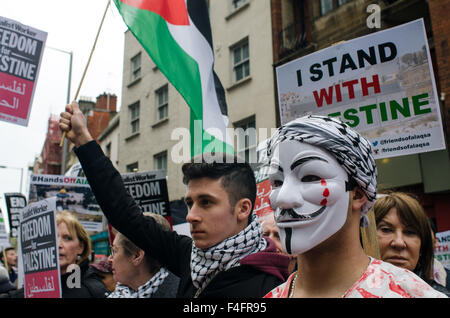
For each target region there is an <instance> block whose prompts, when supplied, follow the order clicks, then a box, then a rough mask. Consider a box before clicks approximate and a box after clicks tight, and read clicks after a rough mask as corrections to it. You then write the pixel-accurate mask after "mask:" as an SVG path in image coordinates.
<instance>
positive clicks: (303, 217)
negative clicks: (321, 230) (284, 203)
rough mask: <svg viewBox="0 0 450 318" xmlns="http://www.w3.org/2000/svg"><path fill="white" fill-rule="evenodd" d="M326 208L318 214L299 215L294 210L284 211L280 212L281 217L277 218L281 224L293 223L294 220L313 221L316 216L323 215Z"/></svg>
mask: <svg viewBox="0 0 450 318" xmlns="http://www.w3.org/2000/svg"><path fill="white" fill-rule="evenodd" d="M325 208H326V206H323V207H321V208H320V209H319V210H317V211H316V212H313V213H311V214H298V213H297V212H295V210H294V209H283V210H281V212H280V215H278V216H277V218H276V221H277V222H279V223H282V222H292V221H293V219H298V220H311V219H312V218H315V217H316V216H318V215H320V214H322V212H323V211H325ZM286 214H287V215H289V217H287V218H286V217H285V215H286Z"/></svg>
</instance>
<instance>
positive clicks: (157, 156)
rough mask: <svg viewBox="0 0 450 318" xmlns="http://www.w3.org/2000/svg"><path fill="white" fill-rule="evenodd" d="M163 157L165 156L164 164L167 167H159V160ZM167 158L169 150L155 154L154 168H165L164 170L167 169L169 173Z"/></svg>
mask: <svg viewBox="0 0 450 318" xmlns="http://www.w3.org/2000/svg"><path fill="white" fill-rule="evenodd" d="M161 158H165V159H164V160H163V166H165V168H164V167H163V168H158V167H159V163H160V162H159V160H160V159H161ZM167 159H168V158H167V150H164V151H161V152H159V153H157V154H155V155H153V168H154V170H163V171H166V173H167V161H168V160H167Z"/></svg>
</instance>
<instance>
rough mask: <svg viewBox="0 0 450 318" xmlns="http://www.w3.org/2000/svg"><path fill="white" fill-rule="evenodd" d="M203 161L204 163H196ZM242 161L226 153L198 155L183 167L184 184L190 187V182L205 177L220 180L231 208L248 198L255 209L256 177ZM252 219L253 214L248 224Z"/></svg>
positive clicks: (249, 217) (250, 215)
mask: <svg viewBox="0 0 450 318" xmlns="http://www.w3.org/2000/svg"><path fill="white" fill-rule="evenodd" d="M213 160H215V161H216V162H214V161H213ZM202 161H203V163H196V162H202ZM240 161H241V159H240V158H239V157H237V156H233V155H230V154H225V153H221V154H202V155H197V156H195V157H194V158H192V160H191V162H190V163H185V164H184V165H183V166H182V167H181V170H182V172H183V183H184V184H185V185H188V184H189V181H191V180H194V179H200V178H204V177H208V178H211V179H216V180H217V179H220V180H221V186H222V187H223V188H224V189H225V190H226V191H227V193H228V199H229V203H230V205H231V206H235V205H236V203H237V202H238V201H239V200H241V199H243V198H248V199H249V200H250V202H251V204H252V207H253V206H254V205H255V200H256V180H255V175H254V173H253V170H252V168H251V167H250V165H249V164H248V163H245V162H240ZM252 217H253V213H250V214H249V216H248V223H250V222H251V221H252Z"/></svg>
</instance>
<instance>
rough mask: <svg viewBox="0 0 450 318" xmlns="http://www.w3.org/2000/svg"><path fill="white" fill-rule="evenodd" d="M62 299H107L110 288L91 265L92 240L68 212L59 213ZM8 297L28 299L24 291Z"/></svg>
mask: <svg viewBox="0 0 450 318" xmlns="http://www.w3.org/2000/svg"><path fill="white" fill-rule="evenodd" d="M56 224H57V226H58V250H59V268H60V271H61V290H62V298H105V297H106V295H107V294H108V289H107V288H106V286H105V285H104V284H103V282H102V280H101V278H100V277H99V276H98V275H97V274H96V273H95V271H94V269H93V268H91V267H90V266H89V255H90V254H91V240H90V238H89V235H88V233H87V232H86V230H85V229H84V227H83V226H82V225H81V223H80V221H78V219H77V218H75V216H73V215H72V214H71V213H70V212H68V211H62V212H58V213H57V214H56ZM3 297H5V298H24V290H23V288H21V289H19V290H16V291H12V292H9V293H8V294H7V295H4V296H3Z"/></svg>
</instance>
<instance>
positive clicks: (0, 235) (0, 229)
mask: <svg viewBox="0 0 450 318" xmlns="http://www.w3.org/2000/svg"><path fill="white" fill-rule="evenodd" d="M7 245H9V237H8V233H7V232H6V226H5V220H4V219H3V214H2V209H0V247H2V246H7Z"/></svg>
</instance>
